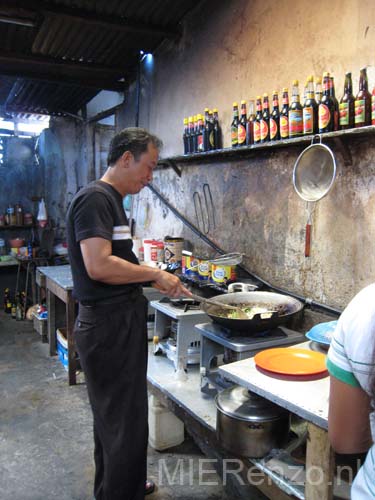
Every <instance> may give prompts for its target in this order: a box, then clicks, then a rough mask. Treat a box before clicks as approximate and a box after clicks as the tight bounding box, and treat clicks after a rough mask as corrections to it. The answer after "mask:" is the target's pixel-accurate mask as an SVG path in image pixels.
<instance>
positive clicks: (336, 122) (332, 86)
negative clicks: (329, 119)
mask: <svg viewBox="0 0 375 500" xmlns="http://www.w3.org/2000/svg"><path fill="white" fill-rule="evenodd" d="M330 91H331V98H332V101H333V104H334V107H335V111H334V114H333V130H338V129H339V101H338V100H337V99H336V93H335V80H334V78H333V76H331V84H330Z"/></svg>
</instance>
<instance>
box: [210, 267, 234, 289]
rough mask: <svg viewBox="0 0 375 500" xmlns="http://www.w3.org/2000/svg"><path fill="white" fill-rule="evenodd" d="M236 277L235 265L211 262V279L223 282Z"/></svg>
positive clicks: (215, 281)
mask: <svg viewBox="0 0 375 500" xmlns="http://www.w3.org/2000/svg"><path fill="white" fill-rule="evenodd" d="M235 279H236V266H223V265H222V264H212V267H211V281H213V282H214V283H220V284H224V283H226V282H227V281H228V280H235Z"/></svg>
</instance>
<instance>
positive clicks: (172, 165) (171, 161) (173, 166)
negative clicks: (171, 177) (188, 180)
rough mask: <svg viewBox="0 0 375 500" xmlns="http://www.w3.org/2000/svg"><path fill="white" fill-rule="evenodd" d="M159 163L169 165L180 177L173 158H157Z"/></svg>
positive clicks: (179, 171)
mask: <svg viewBox="0 0 375 500" xmlns="http://www.w3.org/2000/svg"><path fill="white" fill-rule="evenodd" d="M159 165H166V166H167V167H171V168H172V169H173V170H174V171H175V173H176V174H177V175H178V176H179V177H181V170H180V169H179V168H178V166H177V165H176V163H175V161H174V160H171V159H169V158H167V159H164V160H159Z"/></svg>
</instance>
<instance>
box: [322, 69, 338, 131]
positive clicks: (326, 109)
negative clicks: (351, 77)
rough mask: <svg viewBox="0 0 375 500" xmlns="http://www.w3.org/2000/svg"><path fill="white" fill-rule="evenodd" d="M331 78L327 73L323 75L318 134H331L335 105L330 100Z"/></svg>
mask: <svg viewBox="0 0 375 500" xmlns="http://www.w3.org/2000/svg"><path fill="white" fill-rule="evenodd" d="M330 87H331V78H330V76H329V73H324V74H323V96H322V100H321V101H320V104H319V134H322V133H324V132H332V130H333V120H334V113H335V105H334V103H333V101H332V98H331V90H330Z"/></svg>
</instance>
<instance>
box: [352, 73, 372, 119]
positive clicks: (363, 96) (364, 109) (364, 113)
mask: <svg viewBox="0 0 375 500" xmlns="http://www.w3.org/2000/svg"><path fill="white" fill-rule="evenodd" d="M354 123H355V127H356V128H357V127H364V126H365V125H371V94H370V92H369V91H368V82H367V71H366V68H362V69H361V71H360V75H359V92H358V94H357V97H356V98H355V101H354Z"/></svg>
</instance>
